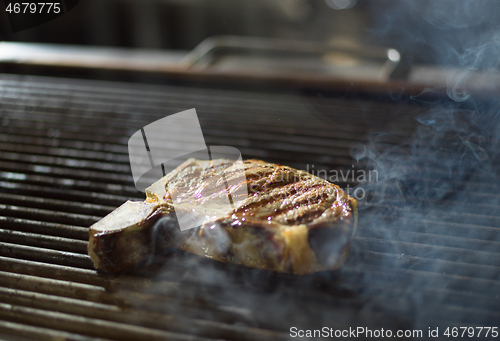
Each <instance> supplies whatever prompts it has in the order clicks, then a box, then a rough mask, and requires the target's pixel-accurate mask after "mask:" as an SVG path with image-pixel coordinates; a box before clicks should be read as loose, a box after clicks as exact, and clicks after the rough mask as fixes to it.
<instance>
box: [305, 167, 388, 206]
mask: <svg viewBox="0 0 500 341" xmlns="http://www.w3.org/2000/svg"><path fill="white" fill-rule="evenodd" d="M306 170H307V172H309V173H311V174H312V175H315V176H317V177H319V178H323V179H325V180H328V181H329V182H332V183H335V184H336V183H339V182H343V183H347V184H346V187H345V188H344V191H345V192H346V193H347V194H348V195H350V196H352V197H353V198H354V199H356V200H363V199H364V198H365V197H366V191H365V189H364V188H363V187H360V186H355V187H351V185H350V184H349V182H350V183H352V184H355V183H358V184H362V183H366V182H378V171H377V170H376V169H375V170H364V169H355V167H354V165H351V169H340V170H337V169H330V170H326V169H316V168H315V166H314V165H307V168H306Z"/></svg>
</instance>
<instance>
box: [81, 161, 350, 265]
mask: <svg viewBox="0 0 500 341" xmlns="http://www.w3.org/2000/svg"><path fill="white" fill-rule="evenodd" d="M233 162H234V161H231V160H226V159H218V160H213V161H199V160H195V159H189V160H187V161H186V162H185V163H183V164H182V165H181V166H179V167H178V168H177V169H175V170H174V171H172V172H171V173H169V174H167V175H166V176H165V177H163V178H162V179H160V180H159V181H157V182H156V183H154V184H153V185H151V186H150V187H149V188H148V189H147V190H146V196H147V198H146V200H145V201H143V202H133V201H127V202H126V203H124V204H123V205H122V206H120V207H119V208H117V209H116V210H115V211H113V212H111V213H110V214H109V215H107V216H106V217H104V218H103V219H102V220H100V221H99V222H97V223H96V224H94V225H92V226H91V227H90V231H89V233H90V241H89V254H90V257H91V258H92V261H93V262H94V265H95V267H96V268H97V269H101V270H104V271H108V272H120V271H122V270H124V269H127V268H129V267H131V266H133V265H134V264H136V263H137V262H139V261H141V260H143V259H146V258H147V257H148V256H149V255H150V254H151V253H152V252H153V251H154V250H156V249H157V248H162V247H175V248H178V249H181V250H184V251H188V252H191V253H194V254H197V255H200V256H204V257H208V258H211V259H215V260H218V261H221V262H228V263H234V264H240V265H244V266H248V267H253V268H260V269H266V270H272V271H277V272H285V273H294V274H307V273H312V272H316V271H322V270H335V269H338V268H340V267H341V266H342V264H343V263H344V261H345V259H346V258H347V255H348V250H349V243H350V240H351V238H352V236H353V234H354V231H355V229H356V223H357V202H356V200H354V199H353V198H351V197H350V196H348V195H347V194H345V193H344V192H343V191H342V189H340V187H338V186H337V185H334V184H332V183H330V182H328V181H326V180H323V179H321V178H318V177H316V176H314V175H312V174H309V173H307V172H304V171H300V170H296V169H293V168H290V167H287V166H281V165H276V164H272V163H267V162H264V161H260V160H246V161H244V162H243V168H241V165H240V168H237V167H235V166H234V164H233ZM238 169H240V170H241V169H244V174H245V176H243V177H241V176H240V177H238V174H237V173H238V171H237V170H238ZM222 180H223V181H222ZM241 189H245V191H244V193H245V194H246V193H248V195H245V196H244V197H243V196H241ZM238 193H240V194H238ZM228 196H229V199H230V202H231V206H228V205H224V203H227V200H228ZM182 197H188V198H192V200H189V202H186V200H184V201H182ZM174 207H175V208H174ZM193 207H195V208H193ZM196 207H197V208H196ZM200 208H202V209H203V212H202V214H203V215H204V219H203V222H202V225H201V226H199V227H196V228H192V229H188V230H185V231H181V230H180V228H179V224H178V220H177V217H179V216H180V213H181V212H183V211H186V212H187V211H190V210H192V211H196V210H198V212H197V213H200V212H199V210H200Z"/></svg>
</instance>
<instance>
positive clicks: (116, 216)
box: [90, 200, 161, 232]
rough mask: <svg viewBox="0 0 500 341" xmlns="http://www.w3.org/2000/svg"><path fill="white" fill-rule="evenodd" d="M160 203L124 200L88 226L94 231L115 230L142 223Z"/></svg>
mask: <svg viewBox="0 0 500 341" xmlns="http://www.w3.org/2000/svg"><path fill="white" fill-rule="evenodd" d="M160 206H161V205H160V204H158V203H155V202H145V201H130V200H128V201H126V202H125V203H123V204H122V205H121V206H120V207H118V208H117V209H116V210H114V211H113V212H111V213H110V214H108V215H107V216H105V217H104V218H102V219H101V220H99V221H98V222H97V223H95V224H93V225H92V226H90V229H91V230H92V231H96V232H115V231H122V230H125V229H130V228H133V227H135V226H138V225H141V224H142V223H144V222H145V221H146V220H147V219H148V217H150V216H151V214H153V213H154V212H155V211H156V210H157V209H158V207H160Z"/></svg>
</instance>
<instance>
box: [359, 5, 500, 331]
mask: <svg viewBox="0 0 500 341" xmlns="http://www.w3.org/2000/svg"><path fill="white" fill-rule="evenodd" d="M498 19H500V14H499V6H498V5H497V4H496V3H494V2H491V1H460V2H456V1H402V2H397V3H394V2H391V6H387V7H385V8H384V11H383V12H381V16H380V17H379V19H378V21H379V24H378V25H375V29H374V30H373V31H372V34H376V35H378V37H379V39H380V40H381V41H392V42H396V44H399V45H400V46H401V49H402V50H403V51H404V52H405V53H406V56H407V59H406V61H407V62H409V63H415V62H421V63H432V64H434V65H446V66H447V69H446V72H445V74H446V84H447V87H446V92H445V93H442V96H441V98H440V99H433V100H430V99H429V97H428V96H426V95H427V93H428V92H430V91H436V92H439V90H438V89H426V90H425V91H424V92H423V93H422V94H421V95H418V96H414V97H412V98H411V99H410V100H411V101H414V102H417V103H419V105H421V106H423V107H428V108H429V110H428V111H427V112H425V113H423V114H419V115H417V116H415V117H414V119H415V121H416V129H415V130H414V132H413V134H412V135H411V136H409V137H408V138H407V139H406V141H405V143H403V144H401V145H398V146H393V145H387V144H384V143H383V141H384V140H385V138H386V136H387V133H385V132H379V133H376V134H372V135H370V136H369V138H368V141H367V143H358V144H354V145H353V146H352V148H351V155H352V156H353V157H354V158H355V159H356V160H358V161H364V162H366V163H367V167H368V168H369V169H375V170H377V171H378V174H379V181H378V182H375V183H361V184H359V187H361V188H363V189H364V191H365V192H366V193H367V196H366V199H365V201H364V202H363V203H362V205H360V210H361V211H360V217H361V219H360V226H361V227H362V228H363V229H364V230H363V232H362V233H363V234H364V235H366V236H369V237H373V238H379V239H380V240H381V241H385V249H384V252H387V253H389V254H391V253H392V254H393V255H394V257H389V256H386V257H385V258H383V259H382V260H381V264H383V266H386V267H387V268H389V269H392V270H391V271H394V272H396V273H399V274H400V275H401V276H403V278H404V280H403V281H401V283H398V285H396V286H395V290H394V293H391V294H388V293H380V294H378V295H375V296H374V298H373V301H372V303H373V304H375V303H377V302H383V301H390V300H396V301H405V302H408V304H409V306H410V307H411V308H410V307H409V308H408V313H410V312H411V314H412V315H413V316H414V327H420V328H423V329H427V327H433V326H435V325H438V324H439V325H441V326H443V325H446V323H448V326H450V325H451V324H452V323H454V324H453V325H457V324H460V323H462V324H461V325H466V324H467V323H469V324H470V323H479V324H481V323H483V324H486V325H488V323H489V324H491V323H492V322H493V321H494V319H495V318H496V317H495V316H496V313H494V312H493V310H492V308H491V306H490V303H491V302H488V297H490V299H492V298H495V297H496V292H497V288H496V285H497V284H496V283H495V282H486V281H482V280H480V279H478V277H486V278H488V279H489V280H498V279H499V273H498V271H497V270H496V268H492V267H494V266H498V265H499V264H498V254H497V252H498V245H499V244H498V242H499V241H500V234H499V232H498V231H499V230H498V223H499V220H498V218H497V207H498V205H500V201H499V199H498V196H497V191H498V185H499V181H498V180H499V178H498V173H499V171H500V170H499V169H498V161H499V151H500V149H499V147H500V146H499V136H500V135H499V133H500V121H499V120H500V119H499V113H500V100H499V98H498V96H496V95H491V94H489V93H482V92H480V91H478V90H479V89H480V88H481V87H482V88H485V87H488V86H489V85H491V84H486V86H485V84H478V80H481V81H482V82H488V81H491V80H490V79H489V78H488V76H491V75H492V76H493V77H494V75H495V74H498V72H499V66H500V65H499V64H500V58H499V56H500V53H499V52H500V36H499V34H500V21H499V20H498ZM394 39H395V40H394ZM412 44H414V46H417V47H416V49H415V50H412V48H411V47H410V48H409V47H408V45H412ZM414 48H415V47H414ZM405 53H403V55H405ZM426 53H428V55H426ZM486 217H488V218H486ZM467 224H469V225H467ZM389 241H392V242H389ZM381 243H382V242H381ZM363 246H365V244H360V245H357V247H356V248H357V250H356V253H358V254H360V253H362V252H363V251H366V250H363ZM370 247H371V248H372V250H373V246H370ZM434 274H439V275H438V276H436V275H434ZM374 280H375V279H374V278H373V277H372V276H370V275H366V276H365V277H364V283H365V284H366V285H369V283H371V282H372V281H374ZM466 292H467V294H469V295H470V297H465V296H466V294H465V293H466ZM457 297H459V298H457ZM460 299H461V305H462V306H461V308H460V309H456V308H457V307H456V306H455V309H454V308H453V306H454V305H460V304H458V303H457V300H460ZM495 299H496V298H495ZM464 302H465V303H464ZM467 309H470V311H469V310H467ZM471 311H479V312H481V313H480V314H478V315H473V314H471Z"/></svg>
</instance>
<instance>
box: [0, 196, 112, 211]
mask: <svg viewBox="0 0 500 341" xmlns="http://www.w3.org/2000/svg"><path fill="white" fill-rule="evenodd" d="M0 203H1V204H4V205H17V206H21V205H22V206H23V207H31V208H39V209H45V210H51V211H60V212H68V213H74V214H83V215H87V216H92V215H96V216H98V217H104V216H105V215H106V214H108V213H109V212H111V211H112V210H114V209H115V208H116V207H113V206H104V205H93V204H87V203H75V202H71V201H67V200H56V199H48V198H41V197H34V196H26V195H17V194H10V193H0Z"/></svg>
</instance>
